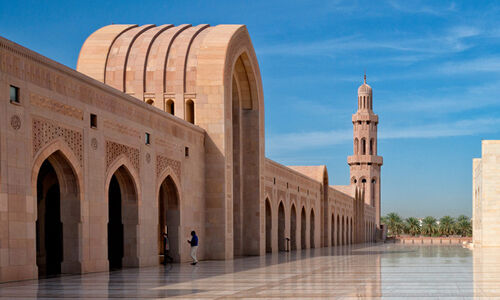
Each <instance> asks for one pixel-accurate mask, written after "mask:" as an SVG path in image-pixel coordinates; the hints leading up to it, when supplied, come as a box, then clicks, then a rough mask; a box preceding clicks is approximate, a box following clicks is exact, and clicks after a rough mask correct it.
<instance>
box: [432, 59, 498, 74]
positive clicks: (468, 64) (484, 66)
mask: <svg viewBox="0 0 500 300" xmlns="http://www.w3.org/2000/svg"><path fill="white" fill-rule="evenodd" d="M439 71H440V72H441V73H445V74H458V73H467V74H469V73H472V72H495V73H498V72H500V57H484V58H476V59H472V60H466V61H458V62H447V63H444V64H443V65H441V66H440V67H439Z"/></svg>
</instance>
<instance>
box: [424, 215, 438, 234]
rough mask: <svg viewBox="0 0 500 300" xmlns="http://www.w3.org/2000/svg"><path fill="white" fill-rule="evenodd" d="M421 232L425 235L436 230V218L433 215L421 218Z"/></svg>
mask: <svg viewBox="0 0 500 300" xmlns="http://www.w3.org/2000/svg"><path fill="white" fill-rule="evenodd" d="M421 230H422V233H423V234H424V235H427V236H432V235H433V234H435V233H436V232H437V220H436V218H434V217H431V216H428V217H425V218H424V219H423V220H422V229H421Z"/></svg>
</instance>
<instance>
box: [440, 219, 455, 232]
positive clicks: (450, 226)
mask: <svg viewBox="0 0 500 300" xmlns="http://www.w3.org/2000/svg"><path fill="white" fill-rule="evenodd" d="M454 233H455V220H454V219H453V218H452V217H450V216H444V217H442V218H441V219H440V220H439V234H441V235H446V236H450V235H452V234H454Z"/></svg>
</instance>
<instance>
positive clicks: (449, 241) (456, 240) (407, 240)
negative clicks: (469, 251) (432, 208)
mask: <svg viewBox="0 0 500 300" xmlns="http://www.w3.org/2000/svg"><path fill="white" fill-rule="evenodd" d="M393 241H394V243H396V244H424V245H425V244H426V245H462V244H463V242H468V243H470V242H472V237H411V236H409V237H396V238H394V240H393Z"/></svg>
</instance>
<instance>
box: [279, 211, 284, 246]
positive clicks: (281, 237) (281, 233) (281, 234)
mask: <svg viewBox="0 0 500 300" xmlns="http://www.w3.org/2000/svg"><path fill="white" fill-rule="evenodd" d="M278 250H279V251H285V207H284V206H283V202H280V205H279V208H278Z"/></svg>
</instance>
